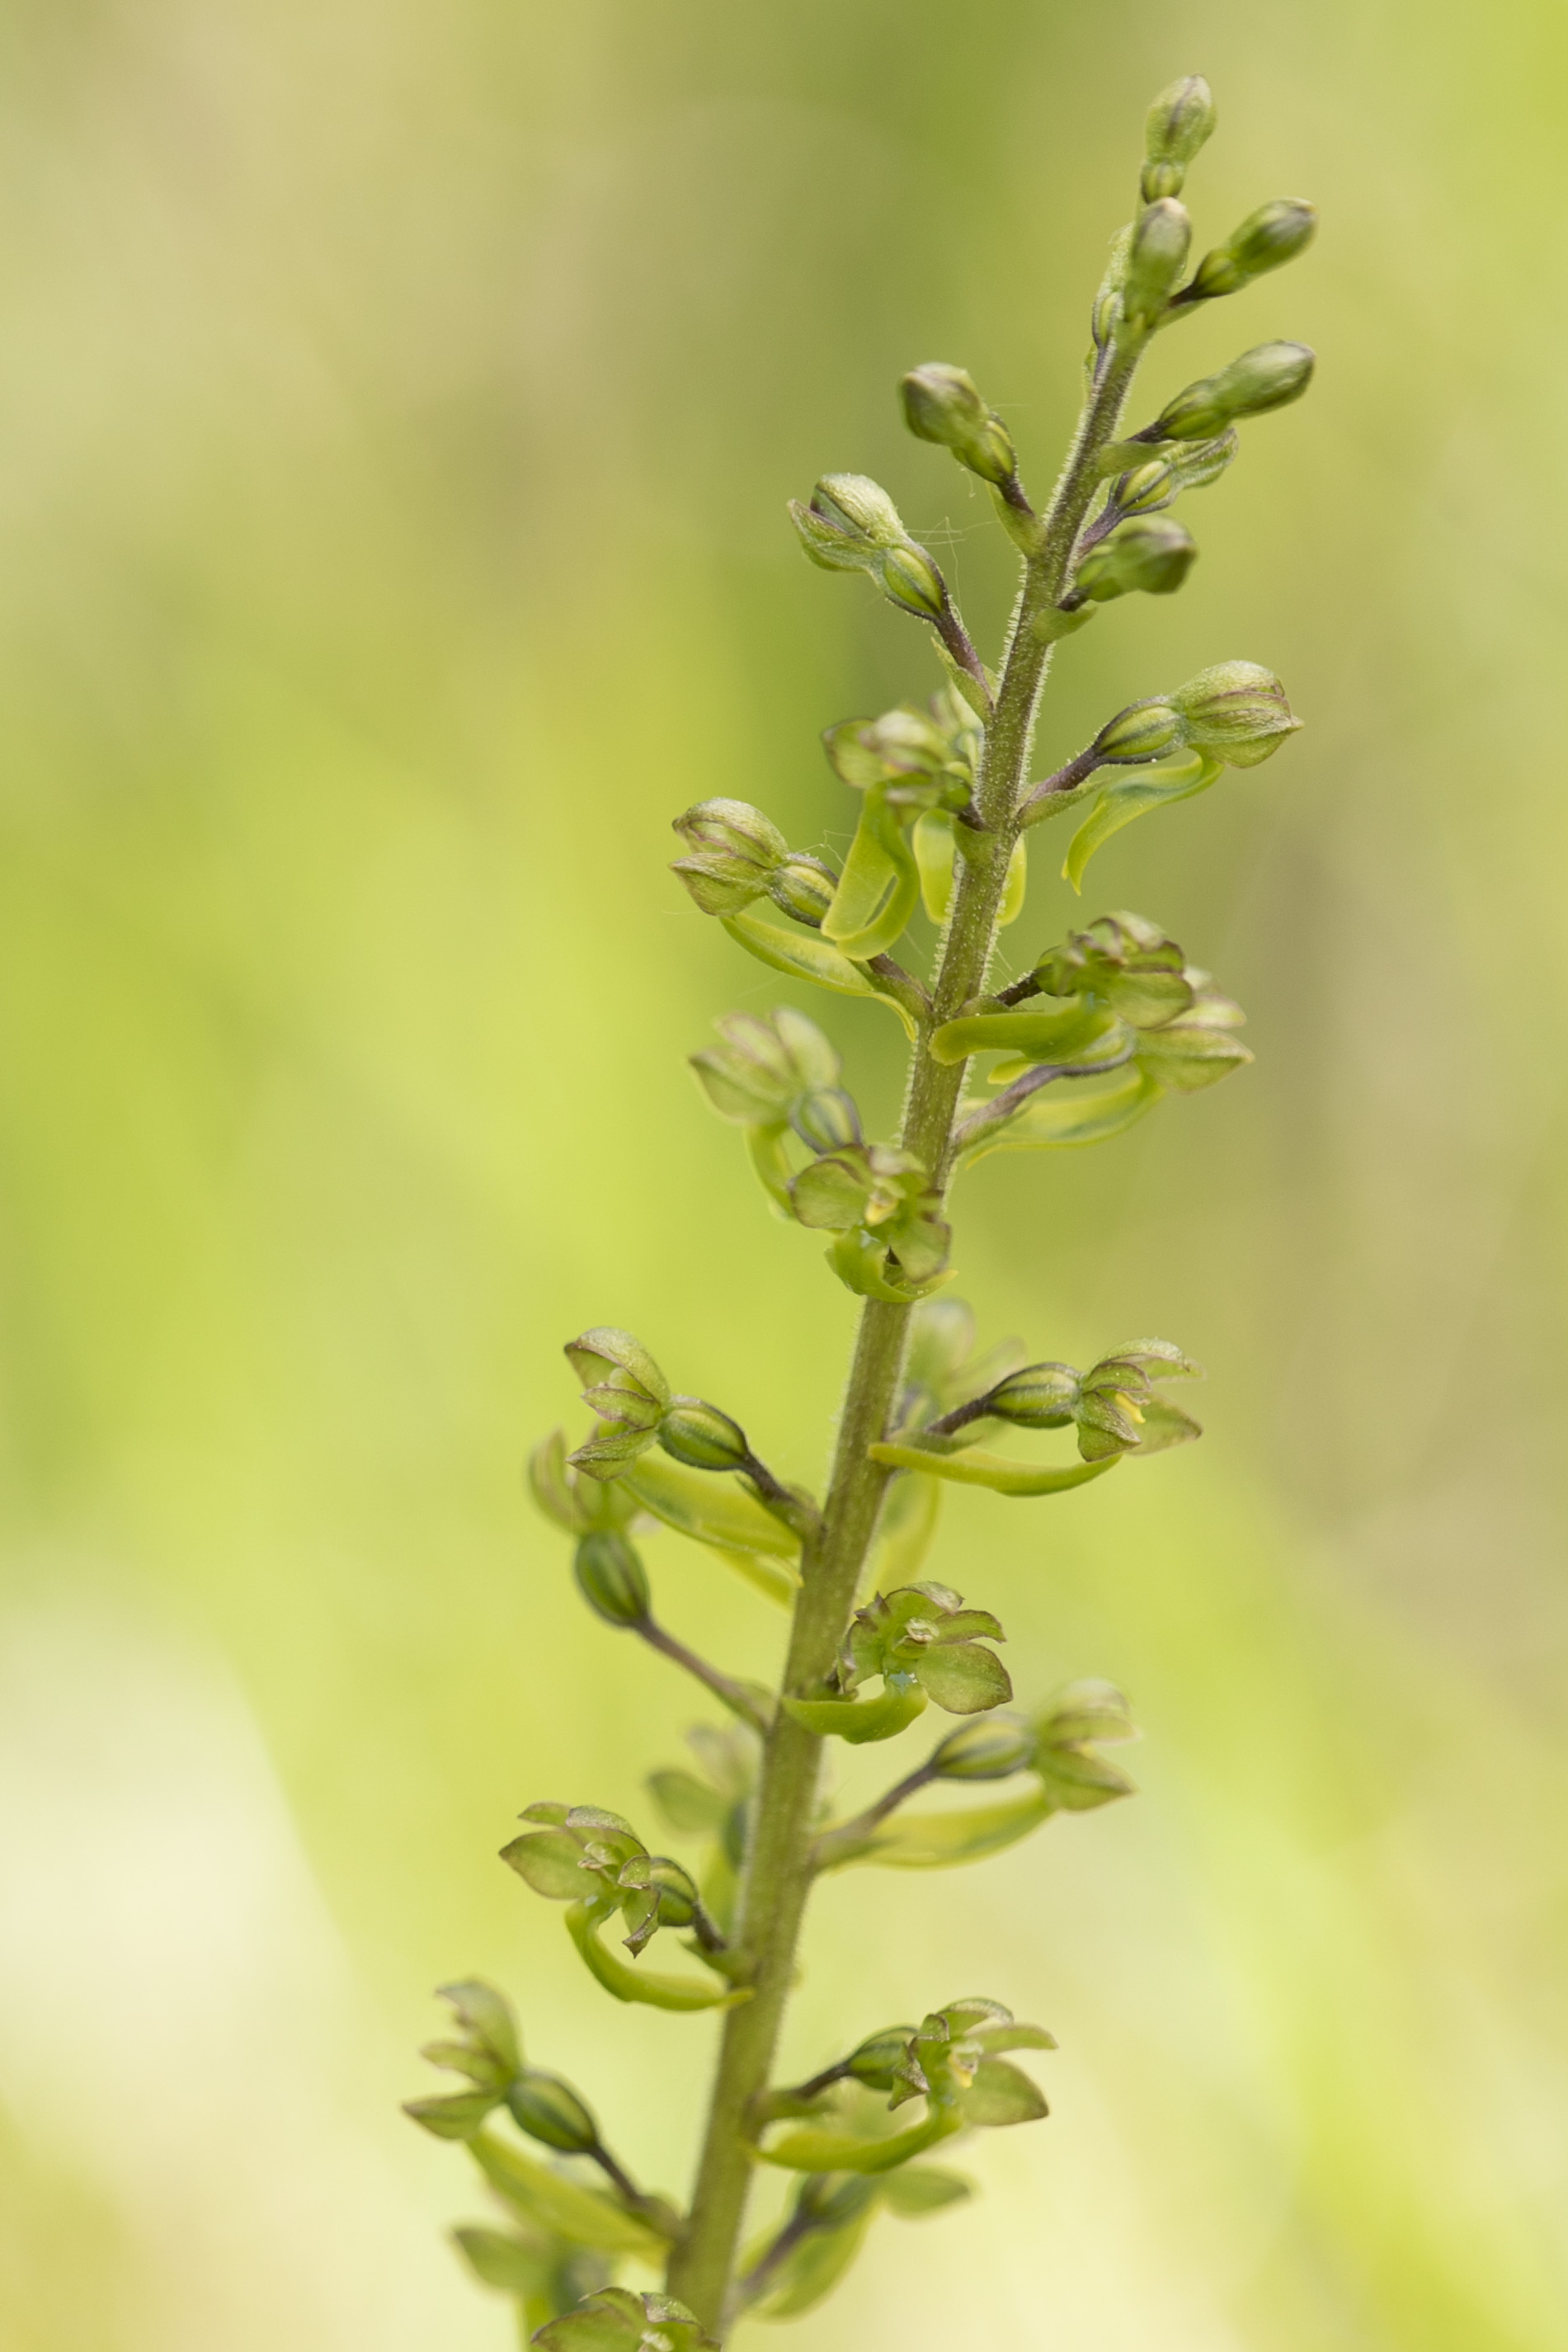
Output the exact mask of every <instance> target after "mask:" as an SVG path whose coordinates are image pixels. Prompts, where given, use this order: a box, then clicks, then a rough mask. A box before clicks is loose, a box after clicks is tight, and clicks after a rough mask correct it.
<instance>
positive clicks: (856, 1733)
mask: <svg viewBox="0 0 1568 2352" xmlns="http://www.w3.org/2000/svg"><path fill="white" fill-rule="evenodd" d="M992 1704H993V1705H994V1704H995V1702H994V1701H993V1702H992ZM782 1705H783V1707H784V1712H785V1714H786V1715H788V1716H789V1717H791V1718H792V1719H793V1720H794V1721H795V1722H796V1723H798V1724H800V1726H801V1727H803V1729H805V1730H807V1731H814V1732H815V1733H816V1734H817V1737H818V1738H820V1739H845V1740H848V1742H849V1744H850V1746H851V1747H852V1748H862V1747H864V1746H865V1745H866V1744H867V1742H868V1741H870V1740H873V1739H892V1738H894V1736H895V1735H896V1734H897V1733H898V1732H900V1731H903V1730H904V1729H905V1728H906V1727H907V1726H908V1725H910V1724H912V1723H913V1722H914V1721H915V1717H916V1716H917V1715H919V1714H921V1713H922V1712H923V1710H924V1708H925V1692H924V1691H923V1690H922V1689H921V1687H920V1685H919V1684H918V1683H912V1684H911V1685H909V1686H908V1687H907V1688H906V1689H904V1690H899V1689H896V1688H894V1687H893V1686H892V1685H889V1687H888V1688H886V1689H885V1690H884V1691H883V1694H882V1696H881V1697H880V1698H787V1699H785V1700H784V1701H783V1702H782Z"/></svg>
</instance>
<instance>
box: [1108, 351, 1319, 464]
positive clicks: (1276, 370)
mask: <svg viewBox="0 0 1568 2352" xmlns="http://www.w3.org/2000/svg"><path fill="white" fill-rule="evenodd" d="M1316 363H1317V353H1316V352H1313V351H1311V350H1309V349H1308V347H1307V345H1306V344H1305V343H1258V344H1256V345H1254V347H1253V349H1252V350H1251V351H1249V352H1242V354H1241V356H1240V358H1239V359H1235V360H1232V361H1231V362H1230V365H1229V366H1228V367H1227V368H1221V369H1220V371H1219V373H1218V375H1207V376H1202V377H1200V378H1199V380H1198V382H1197V383H1189V384H1188V385H1187V386H1186V390H1185V391H1183V392H1178V393H1177V394H1176V398H1175V399H1174V400H1172V401H1167V402H1166V405H1165V407H1164V408H1163V409H1162V410H1161V411H1160V414H1159V415H1158V416H1157V417H1156V418H1155V422H1154V424H1153V425H1150V426H1149V427H1148V429H1147V431H1146V432H1145V433H1143V434H1140V435H1139V436H1137V437H1138V438H1139V439H1140V440H1145V441H1207V440H1209V439H1210V438H1212V436H1214V435H1216V434H1218V433H1223V432H1224V430H1225V428H1226V426H1227V425H1232V424H1234V423H1235V421H1236V419H1237V418H1238V417H1239V416H1262V415H1266V414H1267V412H1268V411H1269V410H1270V408H1283V407H1284V406H1285V405H1286V404H1287V403H1288V402H1290V401H1292V400H1299V399H1300V398H1301V394H1302V393H1303V392H1305V390H1306V388H1307V386H1308V384H1309V383H1311V382H1312V369H1313V368H1314V366H1315V365H1316Z"/></svg>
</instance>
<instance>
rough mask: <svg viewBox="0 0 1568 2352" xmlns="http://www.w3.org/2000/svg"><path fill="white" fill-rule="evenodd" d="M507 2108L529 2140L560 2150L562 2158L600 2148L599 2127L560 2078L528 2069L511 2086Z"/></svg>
mask: <svg viewBox="0 0 1568 2352" xmlns="http://www.w3.org/2000/svg"><path fill="white" fill-rule="evenodd" d="M507 2105H508V2107H510V2109H511V2111H512V2115H513V2116H514V2118H515V2120H516V2122H517V2126H518V2127H519V2129H520V2130H522V2131H526V2132H527V2133H528V2137H529V2138H530V2139H537V2140H542V2141H543V2142H544V2145H545V2146H546V2147H556V2148H559V2150H560V2151H561V2153H562V2155H563V2156H588V2155H590V2154H591V2152H592V2150H593V2149H594V2148H596V2147H598V2146H599V2126H598V2125H597V2123H595V2121H594V2119H593V2116H592V2113H591V2110H590V2109H589V2108H588V2107H587V2106H586V2105H584V2104H583V2102H582V2100H581V2099H580V2098H579V2097H578V2095H577V2093H576V2092H575V2091H574V2090H573V2089H572V2087H571V2084H570V2083H563V2082H562V2081H561V2080H560V2078H559V2075H556V2074H536V2073H535V2072H534V2071H533V2070H532V2068H530V2069H529V2070H528V2073H527V2074H519V2075H518V2077H517V2081H516V2082H515V2083H514V2084H512V2087H511V2089H510V2090H509V2091H508V2092H507Z"/></svg>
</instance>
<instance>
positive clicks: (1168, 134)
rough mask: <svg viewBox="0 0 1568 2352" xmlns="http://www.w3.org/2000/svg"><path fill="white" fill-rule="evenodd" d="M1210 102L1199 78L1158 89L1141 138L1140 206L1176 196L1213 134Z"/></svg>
mask: <svg viewBox="0 0 1568 2352" xmlns="http://www.w3.org/2000/svg"><path fill="white" fill-rule="evenodd" d="M1217 120H1218V117H1217V115H1216V113H1215V109H1214V98H1213V94H1212V92H1211V91H1210V89H1209V87H1208V84H1207V82H1206V81H1205V79H1204V78H1203V76H1202V75H1201V74H1187V75H1186V76H1185V77H1184V79H1182V80H1180V81H1173V82H1172V84H1171V86H1170V88H1169V89H1162V90H1161V92H1160V94H1159V96H1158V98H1156V99H1155V102H1154V104H1153V106H1151V107H1150V109H1149V120H1148V125H1147V128H1146V130H1145V134H1144V157H1145V161H1144V172H1143V179H1142V183H1141V185H1142V189H1143V196H1144V202H1145V204H1146V205H1147V204H1154V203H1155V202H1156V201H1157V200H1158V198H1160V197H1161V196H1179V195H1180V194H1181V191H1182V184H1183V182H1184V181H1185V180H1186V167H1187V165H1188V164H1189V163H1191V162H1192V160H1193V158H1194V156H1195V155H1196V154H1197V152H1198V150H1199V148H1200V147H1201V146H1202V145H1203V143H1204V142H1205V140H1206V139H1207V137H1208V135H1209V133H1210V132H1211V131H1213V129H1214V126H1215V122H1216V121H1217Z"/></svg>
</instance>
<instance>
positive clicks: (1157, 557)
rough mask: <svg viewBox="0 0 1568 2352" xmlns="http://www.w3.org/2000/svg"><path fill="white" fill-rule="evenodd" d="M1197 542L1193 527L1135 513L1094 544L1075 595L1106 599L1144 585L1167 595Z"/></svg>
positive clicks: (1177, 584)
mask: <svg viewBox="0 0 1568 2352" xmlns="http://www.w3.org/2000/svg"><path fill="white" fill-rule="evenodd" d="M1196 558H1197V544H1196V542H1195V541H1194V540H1193V537H1192V534H1191V532H1190V531H1188V530H1185V529H1184V528H1183V526H1182V525H1181V524H1180V523H1179V522H1173V521H1172V520H1170V518H1169V517H1168V516H1167V515H1146V516H1143V515H1141V516H1134V519H1133V520H1132V521H1131V522H1124V523H1122V524H1120V525H1119V526H1118V527H1117V529H1116V530H1113V532H1112V533H1111V536H1110V538H1109V539H1103V540H1102V541H1101V542H1100V544H1099V546H1098V547H1092V548H1091V549H1090V551H1089V552H1088V554H1087V555H1086V556H1085V557H1084V558H1083V561H1082V563H1081V564H1080V565H1079V567H1078V575H1077V578H1076V579H1075V580H1074V582H1073V591H1074V600H1075V601H1076V602H1082V601H1084V600H1087V601H1088V602H1089V603H1090V604H1108V603H1109V602H1110V600H1111V599H1112V598H1113V596H1126V595H1130V594H1131V593H1133V592H1134V590H1137V589H1142V591H1143V592H1144V593H1145V595H1148V596H1168V595H1169V594H1170V593H1172V591H1173V590H1174V589H1176V588H1179V587H1180V586H1181V583H1182V582H1183V581H1184V580H1185V579H1186V575H1187V573H1188V572H1190V571H1191V569H1192V566H1193V563H1194V561H1195V560H1196Z"/></svg>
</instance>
